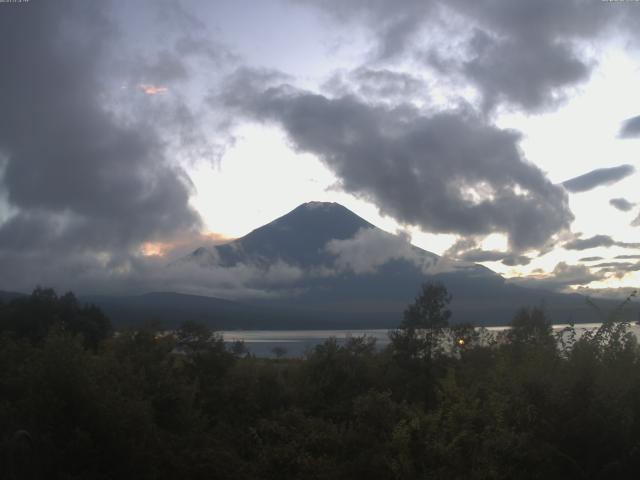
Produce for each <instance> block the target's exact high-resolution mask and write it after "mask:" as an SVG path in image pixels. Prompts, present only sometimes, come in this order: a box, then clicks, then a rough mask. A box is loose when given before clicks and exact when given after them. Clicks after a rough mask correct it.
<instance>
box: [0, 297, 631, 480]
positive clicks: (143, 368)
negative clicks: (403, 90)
mask: <svg viewBox="0 0 640 480" xmlns="http://www.w3.org/2000/svg"><path fill="white" fill-rule="evenodd" d="M449 300H450V297H449V295H448V294H447V292H446V289H444V287H442V286H433V285H431V286H426V287H423V289H422V291H421V294H420V295H419V296H418V298H417V299H416V302H415V303H414V304H413V305H412V306H410V307H409V308H408V309H407V314H406V315H405V320H404V322H403V323H402V325H401V326H400V328H399V329H398V330H397V331H396V332H392V335H391V336H392V340H393V341H392V343H391V344H390V346H389V347H388V348H385V349H381V348H379V347H378V346H376V344H375V341H374V340H373V339H372V338H368V337H353V338H349V339H348V340H347V341H346V342H344V343H340V342H338V341H337V340H336V339H330V340H328V341H327V342H325V343H323V344H321V345H318V346H317V347H315V348H314V349H312V350H310V351H309V352H308V353H307V354H306V355H305V357H304V358H287V357H285V356H284V355H281V356H280V358H276V359H264V358H255V357H253V356H252V355H250V354H248V353H247V352H246V349H245V348H244V346H242V345H236V346H233V345H231V346H229V345H227V344H225V342H224V340H223V339H222V338H221V337H220V335H218V334H216V333H215V332H212V331H211V330H210V329H208V328H206V327H204V326H202V325H199V324H194V323H185V324H184V325H183V326H182V327H181V328H180V329H178V330H177V331H176V332H173V334H166V333H163V332H161V331H159V330H158V328H157V326H154V325H152V324H150V325H146V326H145V327H143V328H140V329H138V330H135V331H122V332H118V334H117V335H115V336H112V335H108V334H106V333H105V332H107V331H108V330H107V329H102V330H101V329H100V328H95V326H96V325H101V321H102V320H99V319H102V318H103V317H102V314H99V311H94V310H91V309H90V308H88V307H82V306H79V305H77V301H76V300H75V297H73V296H71V295H65V296H62V297H57V296H56V295H55V293H54V292H52V291H50V290H44V289H38V290H36V291H35V292H34V295H32V296H31V297H29V298H26V299H22V300H20V301H18V302H15V301H14V302H11V303H9V304H7V305H3V306H0V312H1V315H0V325H1V327H2V328H1V330H2V333H0V450H1V455H0V462H1V463H0V472H2V473H1V474H0V476H1V477H2V478H51V479H71V478H89V479H101V478H105V479H106V478H140V479H164V478H167V479H169V478H188V479H191V478H194V479H200V478H202V479H204V478H219V479H247V480H248V479H291V478H295V479H354V478H366V479H369V480H375V479H423V478H447V479H449V478H451V479H486V478H492V479H494V478H495V479H511V478H524V479H527V478H532V479H533V478H632V477H635V476H636V475H637V471H638V468H640V443H639V441H638V439H640V349H639V348H638V344H637V341H636V337H635V336H634V335H632V334H631V333H630V331H629V325H628V324H626V323H623V322H619V321H617V319H616V318H615V317H610V318H607V320H606V321H605V322H603V323H602V325H601V326H600V327H599V328H598V329H596V330H594V331H592V332H587V333H582V331H580V330H578V329H576V327H575V326H569V327H567V329H565V330H564V331H563V332H561V333H560V334H554V333H553V331H552V329H551V325H550V322H549V321H548V319H547V318H546V317H545V314H544V312H543V311H542V310H540V309H535V308H533V309H523V310H521V311H519V312H517V313H516V314H515V316H514V319H513V322H512V326H511V329H510V330H507V331H505V332H503V333H501V334H498V335H491V334H490V333H489V332H487V331H483V330H477V329H474V328H473V327H472V326H469V325H455V326H452V327H449V326H448V322H449V319H450V313H448V303H449ZM92 332H93V333H94V334H95V332H102V333H100V334H99V335H94V336H93V337H92V336H91V334H92ZM429 335H432V336H431V337H429ZM88 339H90V340H88Z"/></svg>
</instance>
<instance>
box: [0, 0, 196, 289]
mask: <svg viewBox="0 0 640 480" xmlns="http://www.w3.org/2000/svg"><path fill="white" fill-rule="evenodd" d="M108 6H109V5H108V3H107V2H95V3H87V2H82V1H62V2H41V1H31V2H28V3H25V4H21V5H19V6H17V7H16V8H2V14H1V15H0V39H1V41H0V63H1V64H2V69H3V73H2V75H0V104H1V105H2V113H1V115H0V152H2V154H1V155H2V157H3V160H4V163H5V168H4V174H3V176H2V185H3V189H4V190H5V192H6V199H7V201H8V203H9V205H10V206H11V208H12V209H13V210H14V211H15V214H14V216H13V217H12V218H10V219H9V220H8V221H6V222H4V223H3V224H1V225H0V263H1V264H2V265H1V266H0V269H2V270H3V271H12V270H11V269H9V270H7V265H8V263H10V260H12V259H15V258H17V257H16V255H18V254H20V255H25V256H22V257H20V258H22V260H24V261H27V260H28V258H32V257H33V258H36V257H37V256H38V254H39V253H41V252H43V251H47V252H48V256H47V258H49V259H50V261H53V257H54V256H55V255H56V254H57V255H60V256H61V257H62V256H65V257H67V256H70V255H75V254H81V253H82V254H83V255H85V254H87V252H93V253H94V254H98V253H100V254H105V253H106V254H114V252H118V251H127V250H131V249H135V248H137V246H138V245H139V244H140V242H142V241H144V240H147V239H155V238H165V237H170V236H172V235H178V234H181V233H182V232H187V231H190V230H193V229H196V228H198V227H199V224H200V219H199V216H198V215H197V214H196V213H195V212H194V210H193V209H192V208H191V207H190V206H189V203H188V201H189V195H190V189H191V186H190V182H189V179H188V178H187V176H186V174H185V173H184V172H183V171H182V170H181V169H180V168H179V167H177V166H175V165H174V164H172V163H171V162H170V161H169V160H168V159H167V157H166V152H165V150H164V147H165V140H164V139H163V138H160V136H159V135H158V133H157V132H156V130H155V129H154V127H153V125H152V124H150V123H149V121H148V119H136V118H131V117H120V116H119V115H118V114H117V113H115V112H114V111H113V109H111V108H110V105H105V99H106V98H109V97H108V95H107V92H108V91H109V86H110V81H111V80H113V79H111V78H105V72H106V71H107V70H108V68H107V67H106V66H105V65H104V64H103V60H105V59H106V58H109V56H110V55H111V52H110V50H109V46H110V45H111V42H112V40H113V38H114V37H116V36H117V28H116V27H115V26H114V25H113V23H112V22H111V20H110V17H109V11H108ZM40 266H41V267H42V268H45V266H44V265H43V264H41V265H40ZM23 269H24V270H26V269H27V267H26V266H24V268H23ZM36 270H37V268H36ZM33 281H34V282H35V281H40V279H39V278H37V277H34V278H33Z"/></svg>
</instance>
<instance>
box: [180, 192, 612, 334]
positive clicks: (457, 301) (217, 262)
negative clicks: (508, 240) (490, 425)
mask: <svg viewBox="0 0 640 480" xmlns="http://www.w3.org/2000/svg"><path fill="white" fill-rule="evenodd" d="M180 262H184V263H195V264H197V265H199V266H200V267H201V268H203V269H212V271H215V269H225V268H233V267H238V266H246V265H251V266H253V267H255V268H258V269H265V270H264V271H267V270H266V269H268V268H270V267H272V266H274V265H286V266H287V267H289V268H290V269H294V270H295V271H298V272H301V273H300V275H299V276H298V277H296V278H295V279H294V281H292V282H289V283H287V282H281V284H278V285H275V286H273V285H269V284H268V282H267V281H266V280H264V279H258V281H257V284H258V285H259V286H260V287H261V288H269V289H270V290H269V291H270V293H273V295H270V296H267V297H266V298H260V297H255V298H251V297H247V298H244V299H243V304H247V305H252V306H253V307H260V308H262V309H267V310H269V311H273V309H276V310H277V311H279V312H291V311H295V312H297V314H296V315H297V317H298V323H299V324H300V325H301V326H310V325H313V326H314V327H315V326H316V325H317V323H318V321H319V322H320V323H321V324H322V322H323V321H324V322H327V324H329V322H330V323H331V324H335V323H336V322H337V323H338V324H341V325H343V326H345V327H350V326H351V325H352V324H354V322H355V323H357V324H359V325H362V324H363V323H364V324H366V325H368V326H371V327H392V326H395V325H397V324H398V323H399V321H400V320H401V318H402V312H403V310H404V308H405V307H406V306H407V305H408V304H409V303H410V302H412V300H413V298H414V296H415V295H416V294H417V292H418V289H419V286H420V284H421V283H423V282H425V281H439V282H442V283H443V284H444V285H445V286H446V287H447V289H448V290H449V291H450V293H452V295H453V302H452V305H451V307H452V311H453V314H454V316H453V318H454V321H459V322H462V321H469V322H472V323H475V324H480V325H482V324H484V325H500V324H506V323H508V322H509V321H510V320H511V318H512V317H513V315H514V313H515V312H516V311H517V309H518V308H520V307H523V306H543V307H544V308H545V310H546V311H547V312H548V314H549V315H550V317H551V319H552V320H553V321H554V322H556V323H563V322H569V321H575V322H590V321H598V320H599V317H598V315H597V312H595V311H594V309H593V308H591V307H589V306H588V305H587V304H586V303H585V299H584V298H583V297H582V296H580V295H566V294H559V293H554V292H550V291H545V290H537V289H531V288H524V287H519V286H516V285H512V284H509V283H507V282H505V280H504V279H503V278H502V277H501V276H500V275H498V274H496V273H495V272H493V271H491V270H489V269H487V268H485V267H483V266H481V265H477V264H473V263H467V262H453V261H450V260H447V259H444V258H442V257H439V256H438V255H436V254H434V253H431V252H428V251H425V250H423V249H420V248H418V247H415V246H413V245H410V244H409V243H408V242H406V241H403V240H402V239H401V238H400V237H398V236H395V235H392V234H389V233H387V232H384V231H382V230H380V229H378V228H377V227H375V226H374V225H372V224H371V223H369V222H367V221H366V220H364V219H362V218H361V217H359V216H358V215H356V214H355V213H353V212H351V211H350V210H348V209H347V208H345V207H343V206H342V205H339V204H337V203H323V202H310V203H305V204H303V205H300V206H299V207H297V208H295V209H294V210H292V211H291V212H289V213H288V214H286V215H284V216H282V217H280V218H278V219H276V220H274V221H273V222H271V223H269V224H267V225H264V226H262V227H260V228H258V229H256V230H254V231H252V232H250V233H249V234H247V235H246V236H244V237H242V238H239V239H237V240H234V241H232V242H230V243H227V244H225V245H219V246H215V247H209V248H206V247H201V248H198V249H196V250H195V251H194V252H192V253H191V254H190V255H188V256H187V257H185V258H183V259H181V260H180ZM611 305H612V304H611V303H610V302H604V306H605V308H609V307H611ZM296 315H294V317H295V316H296ZM268 323H269V322H268V321H266V324H268Z"/></svg>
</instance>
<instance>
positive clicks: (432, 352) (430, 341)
mask: <svg viewBox="0 0 640 480" xmlns="http://www.w3.org/2000/svg"><path fill="white" fill-rule="evenodd" d="M449 303H451V295H450V294H449V292H448V291H447V289H446V287H445V286H444V285H442V284H441V283H432V282H428V283H424V284H423V285H422V287H421V290H420V294H419V295H418V296H417V297H416V299H415V301H414V302H413V303H412V304H411V305H409V306H408V307H407V309H406V310H405V311H404V319H403V321H402V323H401V324H400V327H399V328H398V329H397V330H393V331H391V332H390V334H389V336H390V338H391V343H392V345H393V348H394V350H395V352H396V353H397V354H398V355H399V356H401V357H406V358H408V359H416V358H422V359H425V360H431V359H433V358H434V357H435V356H436V355H437V354H438V353H439V352H441V342H442V339H443V335H444V333H445V330H446V329H447V327H448V326H449V319H450V318H451V310H449V308H448V307H449Z"/></svg>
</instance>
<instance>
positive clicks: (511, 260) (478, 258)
mask: <svg viewBox="0 0 640 480" xmlns="http://www.w3.org/2000/svg"><path fill="white" fill-rule="evenodd" d="M456 258H457V259H459V260H462V261H465V262H474V263H478V262H502V263H503V264H504V265H507V266H509V267H515V266H517V265H528V264H529V263H531V259H530V258H529V257H527V256H526V255H513V254H511V253H509V252H500V251H498V250H482V249H480V248H471V249H469V250H466V251H458V252H457V254H456Z"/></svg>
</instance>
